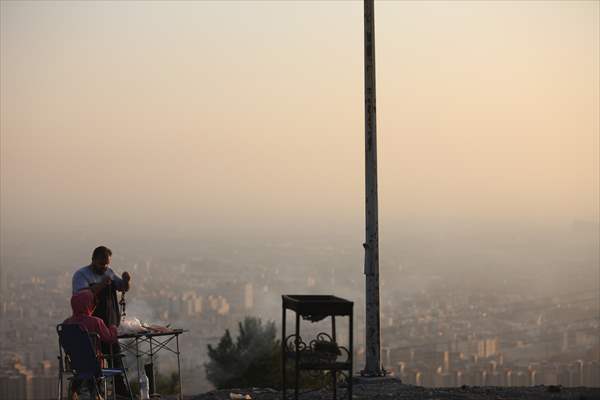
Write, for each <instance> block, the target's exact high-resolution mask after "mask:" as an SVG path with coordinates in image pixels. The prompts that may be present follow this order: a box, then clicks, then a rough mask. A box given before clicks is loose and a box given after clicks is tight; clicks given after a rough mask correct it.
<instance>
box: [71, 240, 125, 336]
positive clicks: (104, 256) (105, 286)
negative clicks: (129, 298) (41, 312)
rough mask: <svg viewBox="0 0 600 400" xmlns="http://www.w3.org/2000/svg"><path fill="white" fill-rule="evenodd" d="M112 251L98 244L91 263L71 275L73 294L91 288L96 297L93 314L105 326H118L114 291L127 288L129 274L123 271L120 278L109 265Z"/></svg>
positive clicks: (119, 317)
mask: <svg viewBox="0 0 600 400" xmlns="http://www.w3.org/2000/svg"><path fill="white" fill-rule="evenodd" d="M111 257H112V251H111V250H110V249H109V248H108V247H106V246H99V247H96V248H95V249H94V252H93V253H92V263H91V264H90V265H87V266H85V267H82V268H80V269H78V270H77V271H76V272H75V274H74V275H73V294H76V293H77V292H79V291H80V290H84V289H91V290H92V292H93V293H94V296H95V297H96V310H95V311H94V316H96V317H98V318H100V319H102V320H103V321H104V323H105V324H106V326H110V325H116V326H119V323H120V322H121V313H120V311H119V303H118V301H117V293H116V291H117V290H118V291H120V292H126V291H128V290H129V281H130V280H131V276H130V275H129V272H123V274H122V275H121V278H119V277H118V276H117V274H115V273H114V271H113V270H112V269H111V268H110V267H109V265H110V261H111Z"/></svg>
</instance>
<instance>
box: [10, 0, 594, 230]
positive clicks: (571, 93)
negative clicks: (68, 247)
mask: <svg viewBox="0 0 600 400" xmlns="http://www.w3.org/2000/svg"><path fill="white" fill-rule="evenodd" d="M599 4H600V3H599V2H597V1H586V2H577V1H563V2H560V1H553V2H545V1H532V2H525V1H515V2H510V1H493V2H485V1H466V2H458V1H451V2H442V1H431V2H409V1H396V2H394V1H387V2H376V5H375V7H376V14H375V23H376V56H377V61H376V63H377V64H376V65H377V95H378V98H377V102H378V110H377V111H378V115H377V118H378V145H379V187H380V191H379V195H380V215H381V218H382V224H385V223H386V222H385V221H393V220H399V219H403V218H416V219H417V220H418V219H420V218H423V219H429V220H431V219H433V220H435V219H436V218H467V219H490V220H502V219H534V220H566V221H570V220H572V219H578V218H583V219H594V220H596V219H597V218H598V214H599V210H598V207H599V205H598V203H599V147H600V144H599V130H600V122H599V121H600V115H599V113H600V111H599V108H600V101H599V98H600V93H599V92H600V79H599V69H600V62H599V60H600V56H599V48H600V42H599V38H600V31H599V26H600V17H599V15H600V6H599ZM0 43H1V54H0V55H1V61H0V66H1V90H0V94H1V111H0V119H1V179H2V181H1V209H0V210H1V217H2V225H3V229H5V233H6V232H8V233H10V231H11V229H13V228H14V227H17V226H19V227H32V229H36V227H39V228H40V229H42V227H44V229H48V227H52V229H55V230H57V231H60V230H68V229H70V228H72V227H82V226H84V227H88V228H90V229H95V228H98V229H107V227H111V228H117V229H120V230H127V229H129V228H132V227H133V228H138V229H144V227H157V226H163V227H169V226H171V227H172V226H195V227H198V226H200V227H207V228H211V227H215V226H230V227H236V226H252V224H257V223H260V224H265V225H269V224H275V225H281V226H289V227H290V229H294V228H295V227H296V226H300V225H302V226H305V225H310V224H311V223H316V221H318V220H321V222H320V223H323V222H322V221H325V223H326V224H327V223H346V222H351V223H356V224H360V223H362V219H363V213H364V198H363V196H364V136H363V135H364V121H363V118H364V117H363V107H364V106H363V9H362V2H358V1H354V2H350V1H347V2H345V1H336V2H316V1H306V2H291V1H271V2H250V1H247V2H246V1H244V2H242V1H232V2H200V1H197V2H192V1H186V2H158V1H152V2H150V1H148V2H142V1H136V2H76V1H65V2H57V3H53V2H50V1H44V2H38V1H35V2H21V1H19V2H11V1H2V3H1V42H0Z"/></svg>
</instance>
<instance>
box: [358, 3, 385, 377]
mask: <svg viewBox="0 0 600 400" xmlns="http://www.w3.org/2000/svg"><path fill="white" fill-rule="evenodd" d="M373 3H374V0H364V7H365V11H364V16H365V197H366V203H365V222H366V229H365V230H366V238H365V243H364V244H363V246H364V248H365V271H364V273H365V276H366V330H365V335H366V338H365V339H366V341H365V343H366V365H365V369H364V370H362V371H361V375H362V376H371V377H374V376H384V375H385V371H383V370H382V368H381V355H380V350H381V333H380V332H381V331H380V323H379V221H378V210H377V203H378V200H377V116H376V111H377V107H376V106H375V97H376V96H375V16H374V8H375V7H374V4H373Z"/></svg>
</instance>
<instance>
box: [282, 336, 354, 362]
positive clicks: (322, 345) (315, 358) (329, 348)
mask: <svg viewBox="0 0 600 400" xmlns="http://www.w3.org/2000/svg"><path fill="white" fill-rule="evenodd" d="M296 343H297V344H298V351H299V353H300V354H299V356H300V360H301V361H302V363H319V364H321V363H326V364H332V363H335V362H337V361H338V359H339V358H342V360H341V362H349V360H350V352H349V351H348V349H346V348H345V347H343V346H338V344H337V342H335V341H334V340H333V338H332V337H331V336H330V335H329V334H327V333H325V332H320V333H318V334H317V337H316V338H315V339H313V340H311V341H310V342H309V343H308V345H307V344H306V343H305V342H304V341H303V340H302V338H301V337H300V336H298V337H296V335H295V334H292V335H289V336H288V337H287V338H286V339H285V351H286V353H287V354H288V356H292V357H294V356H295V353H296Z"/></svg>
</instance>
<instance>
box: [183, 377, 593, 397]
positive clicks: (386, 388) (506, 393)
mask: <svg viewBox="0 0 600 400" xmlns="http://www.w3.org/2000/svg"><path fill="white" fill-rule="evenodd" d="M287 394H288V396H287V398H288V399H292V398H293V390H292V391H288V393H287ZM246 395H247V396H249V397H247V396H246ZM245 396H246V397H245ZM244 397H245V398H246V399H252V400H280V399H281V392H279V391H276V390H273V389H259V388H251V389H230V390H214V391H212V392H208V393H204V394H201V395H198V396H194V397H191V398H190V399H191V400H235V399H238V400H242V399H243V398H244ZM298 397H299V399H300V400H328V399H331V398H332V393H331V391H329V390H311V391H302V392H301V393H300V395H299V396H298ZM346 398H347V388H345V387H344V388H340V389H338V399H346ZM352 398H353V400H367V399H369V400H371V399H373V400H375V399H377V400H393V399H407V400H408V399H411V400H412V399H414V400H447V399H457V400H492V399H498V400H513V399H514V400H600V388H584V387H581V388H565V387H562V386H533V387H511V388H507V387H477V386H463V387H460V388H435V389H431V388H423V387H420V386H411V385H404V384H402V383H400V382H399V381H397V380H394V379H381V380H377V381H373V382H370V383H367V382H364V381H363V382H361V381H357V382H356V383H355V384H354V391H353V396H352Z"/></svg>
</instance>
